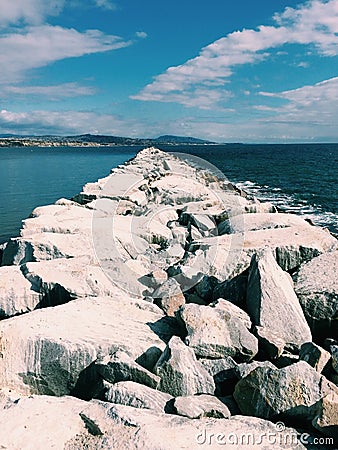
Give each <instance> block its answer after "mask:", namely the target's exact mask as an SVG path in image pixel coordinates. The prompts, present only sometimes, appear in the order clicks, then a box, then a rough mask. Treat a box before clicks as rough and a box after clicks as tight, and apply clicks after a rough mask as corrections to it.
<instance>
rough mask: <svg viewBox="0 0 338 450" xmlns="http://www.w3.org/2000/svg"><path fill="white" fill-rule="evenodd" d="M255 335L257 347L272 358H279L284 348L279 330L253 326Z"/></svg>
mask: <svg viewBox="0 0 338 450" xmlns="http://www.w3.org/2000/svg"><path fill="white" fill-rule="evenodd" d="M255 335H256V336H257V338H258V341H259V347H260V348H262V349H263V350H264V351H265V353H266V354H267V355H268V356H269V357H270V358H272V359H275V358H279V357H280V356H281V355H282V353H283V351H284V348H285V344H286V343H285V341H284V339H282V338H281V337H280V333H279V330H278V331H277V332H274V331H271V330H270V329H269V328H266V327H260V326H256V327H255Z"/></svg>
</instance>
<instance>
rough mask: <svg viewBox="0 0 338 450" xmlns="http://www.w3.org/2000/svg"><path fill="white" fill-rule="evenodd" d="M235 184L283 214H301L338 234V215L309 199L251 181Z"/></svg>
mask: <svg viewBox="0 0 338 450" xmlns="http://www.w3.org/2000/svg"><path fill="white" fill-rule="evenodd" d="M235 184H236V186H237V187H238V188H240V189H242V190H243V191H245V192H247V193H248V194H251V195H254V196H255V197H256V198H257V199H258V200H261V201H270V202H272V203H273V204H274V205H276V207H277V208H278V209H279V211H281V212H287V213H292V214H299V215H301V216H303V217H304V218H305V219H308V220H311V221H312V222H313V223H314V224H315V225H318V226H320V227H324V228H328V229H329V230H330V231H331V232H332V233H338V215H337V214H335V213H334V212H332V211H327V210H325V209H324V208H323V207H322V206H321V205H319V204H316V203H314V204H311V203H310V202H309V200H307V199H304V198H299V196H297V195H294V194H291V195H290V194H287V193H285V192H283V191H282V189H281V188H280V187H271V186H267V185H263V186H261V185H259V184H257V183H255V182H253V181H250V180H245V181H239V182H236V183H235Z"/></svg>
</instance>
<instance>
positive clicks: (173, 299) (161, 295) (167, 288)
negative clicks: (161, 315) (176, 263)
mask: <svg viewBox="0 0 338 450" xmlns="http://www.w3.org/2000/svg"><path fill="white" fill-rule="evenodd" d="M152 297H153V298H154V302H155V303H156V304H157V305H159V307H160V308H161V309H162V310H163V311H164V312H165V313H166V314H167V315H168V316H172V317H175V312H176V311H177V310H178V309H179V308H180V307H181V306H182V305H184V304H185V297H184V295H183V293H182V290H181V288H180V285H179V283H178V282H177V281H176V280H175V278H169V279H168V280H167V281H165V282H164V283H163V284H162V285H161V286H160V287H159V288H158V289H156V291H155V292H154V293H153V294H152Z"/></svg>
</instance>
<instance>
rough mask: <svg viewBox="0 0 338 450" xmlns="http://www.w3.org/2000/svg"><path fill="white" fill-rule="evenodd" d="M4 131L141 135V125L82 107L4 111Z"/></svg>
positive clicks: (1, 115) (0, 123) (0, 119)
mask: <svg viewBox="0 0 338 450" xmlns="http://www.w3.org/2000/svg"><path fill="white" fill-rule="evenodd" d="M0 129H1V133H18V130H20V134H35V135H41V134H59V135H67V134H80V133H93V134H94V133H99V134H110V135H128V136H138V135H140V133H141V128H140V127H139V126H138V124H137V123H136V122H134V121H132V120H123V119H121V118H120V117H118V116H114V115H112V114H96V113H93V112H79V111H63V112H60V111H25V112H12V111H8V110H2V111H0Z"/></svg>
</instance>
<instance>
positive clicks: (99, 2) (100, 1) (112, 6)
mask: <svg viewBox="0 0 338 450" xmlns="http://www.w3.org/2000/svg"><path fill="white" fill-rule="evenodd" d="M94 1H95V4H96V6H98V7H99V8H103V9H107V10H108V11H115V10H116V9H117V5H116V3H115V2H112V1H111V0H94Z"/></svg>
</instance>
